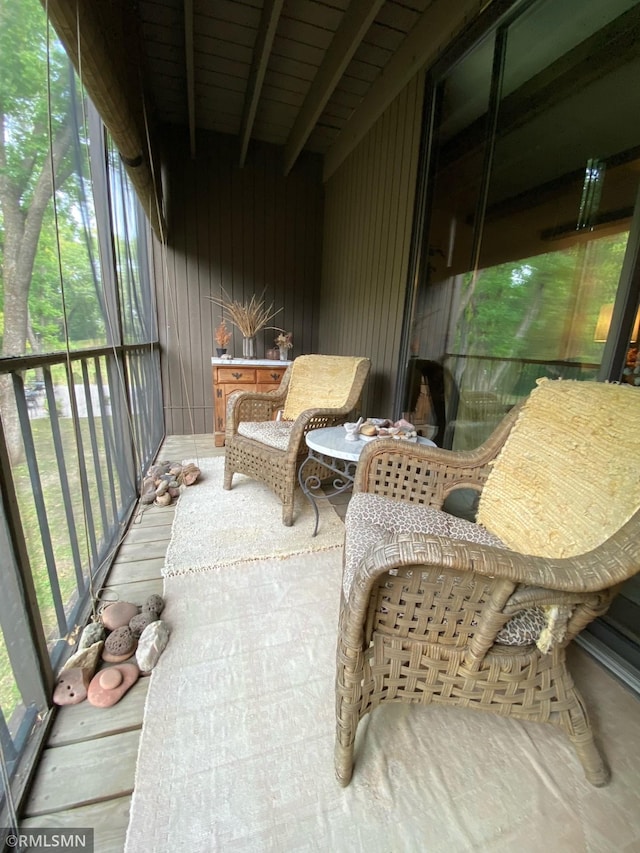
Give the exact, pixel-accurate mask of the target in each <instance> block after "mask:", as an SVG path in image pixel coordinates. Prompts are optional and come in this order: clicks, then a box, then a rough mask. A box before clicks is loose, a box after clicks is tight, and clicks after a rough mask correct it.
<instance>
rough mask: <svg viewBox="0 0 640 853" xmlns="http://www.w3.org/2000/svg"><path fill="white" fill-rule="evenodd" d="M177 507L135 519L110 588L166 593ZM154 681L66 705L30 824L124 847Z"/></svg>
mask: <svg viewBox="0 0 640 853" xmlns="http://www.w3.org/2000/svg"><path fill="white" fill-rule="evenodd" d="M223 452H224V451H223V450H221V449H219V448H216V447H215V446H214V442H213V436H212V435H199V436H171V437H169V438H167V440H166V441H165V442H164V444H163V446H162V449H161V452H160V454H159V458H160V459H170V460H172V461H174V460H181V459H186V458H194V457H197V458H204V457H207V456H215V455H220V454H221V453H223ZM174 512H175V505H174V506H171V507H163V508H161V507H156V506H153V507H151V508H150V509H148V510H146V511H145V512H143V513H141V514H140V515H139V516H138V517H136V518H135V519H134V521H133V523H132V524H131V526H130V528H129V531H128V532H127V535H126V537H125V540H124V542H123V544H122V546H121V547H120V550H119V552H118V556H117V558H116V560H115V562H114V564H113V567H112V569H111V572H110V573H109V576H108V578H107V582H106V584H105V587H104V589H105V590H108V591H109V592H110V593H111V594H113V593H116V594H117V596H118V598H119V599H121V600H124V601H131V602H133V603H135V604H142V603H143V602H144V601H145V600H146V599H147V598H148V596H149V595H151V594H152V593H155V592H157V593H160V594H161V593H162V578H161V575H160V572H161V569H162V566H163V564H164V555H165V552H166V549H167V545H168V544H169V538H170V536H171V525H172V523H173V516H174ZM148 685H149V679H148V678H141V679H139V681H138V682H137V683H136V684H135V685H134V687H133V688H132V689H131V690H130V691H129V692H128V693H127V695H126V696H124V698H123V699H122V700H121V701H120V702H118V704H117V705H114V706H113V707H112V708H108V709H100V708H94V707H93V706H92V705H90V704H89V703H88V702H82V703H81V704H79V705H72V706H68V707H65V708H60V709H59V710H58V712H57V715H56V720H55V722H54V724H53V727H52V730H51V734H50V737H49V740H48V743H47V747H46V749H45V750H44V752H43V754H42V756H41V759H40V762H39V765H38V770H37V773H36V776H35V780H34V783H33V786H32V788H31V791H30V794H29V797H28V798H27V800H26V803H25V805H24V808H23V810H22V818H21V821H20V825H21V827H22V828H24V829H34V828H38V827H46V828H58V827H60V828H62V827H93V828H94V833H95V834H94V838H95V853H122V850H123V849H124V841H125V835H126V831H127V824H128V822H129V806H130V802H131V794H132V792H133V783H134V777H135V768H136V757H137V754H138V742H139V740H140V733H141V731H142V716H143V712H144V703H145V699H146V695H147V688H148Z"/></svg>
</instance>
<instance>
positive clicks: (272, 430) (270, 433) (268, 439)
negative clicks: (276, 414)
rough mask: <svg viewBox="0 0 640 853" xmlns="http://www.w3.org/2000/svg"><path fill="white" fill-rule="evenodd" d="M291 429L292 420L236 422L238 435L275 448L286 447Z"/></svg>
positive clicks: (282, 448) (285, 448)
mask: <svg viewBox="0 0 640 853" xmlns="http://www.w3.org/2000/svg"><path fill="white" fill-rule="evenodd" d="M292 429H293V423H292V421H257V422H253V421H241V422H240V423H239V424H238V433H239V434H240V435H243V436H244V437H245V438H253V439H254V440H255V441H259V442H261V444H267V445H269V447H275V449H276V450H287V449H288V447H289V439H290V438H291V430H292Z"/></svg>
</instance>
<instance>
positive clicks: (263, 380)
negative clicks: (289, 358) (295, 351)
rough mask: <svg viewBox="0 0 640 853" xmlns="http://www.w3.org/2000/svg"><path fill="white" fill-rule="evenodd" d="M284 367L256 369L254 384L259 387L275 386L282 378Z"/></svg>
mask: <svg viewBox="0 0 640 853" xmlns="http://www.w3.org/2000/svg"><path fill="white" fill-rule="evenodd" d="M286 369H287V368H286V367H273V368H272V367H258V368H257V369H256V382H257V383H258V384H259V385H273V384H274V383H275V384H276V385H279V384H280V380H281V379H282V377H283V376H284V373H285V370H286Z"/></svg>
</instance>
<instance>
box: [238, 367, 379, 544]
mask: <svg viewBox="0 0 640 853" xmlns="http://www.w3.org/2000/svg"><path fill="white" fill-rule="evenodd" d="M370 364H371V363H370V361H369V359H367V358H356V357H350V356H335V355H303V356H299V357H298V358H297V359H295V361H294V362H293V364H291V365H290V366H289V367H288V368H287V371H286V373H285V374H284V376H283V377H282V382H281V383H280V387H279V389H278V390H277V391H270V392H266V393H258V392H255V393H253V392H245V391H238V392H236V393H234V394H232V395H231V396H230V397H229V400H228V403H227V423H226V431H225V468H224V488H225V489H230V488H231V484H232V480H233V475H234V473H236V472H238V473H241V474H246V475H247V476H249V477H251V478H252V479H255V480H260V481H262V482H263V483H266V485H267V486H269V487H270V488H271V489H272V490H273V491H274V492H275V494H276V495H277V496H278V497H279V498H280V500H281V501H282V523H283V524H285V525H286V526H287V527H290V526H291V525H292V524H293V511H294V493H295V489H296V486H297V484H298V468H299V467H300V465H301V464H302V462H303V461H304V460H305V458H306V456H307V447H306V444H305V440H304V437H305V435H306V434H307V433H308V432H309V430H312V429H320V428H322V427H328V426H335V425H336V424H342V423H344V422H345V421H346V420H348V418H349V415H350V414H351V413H352V412H353V410H354V409H355V407H356V406H357V404H358V401H359V399H360V395H361V394H362V389H363V387H364V383H365V381H366V379H367V376H368V374H369V368H370ZM278 412H280V413H281V415H282V417H281V418H280V419H278V420H274V418H276V416H277V413H278ZM320 473H321V472H320Z"/></svg>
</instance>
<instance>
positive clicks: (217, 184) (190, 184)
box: [154, 130, 323, 435]
mask: <svg viewBox="0 0 640 853" xmlns="http://www.w3.org/2000/svg"><path fill="white" fill-rule="evenodd" d="M166 143H167V174H168V175H169V187H168V203H169V241H168V246H167V247H166V249H165V248H163V247H162V246H161V245H160V244H159V243H156V244H155V246H154V267H155V278H156V284H157V287H156V290H157V300H158V323H159V336H160V345H161V364H162V382H163V399H164V407H165V429H166V432H167V434H168V435H177V434H184V435H190V434H192V433H206V432H211V431H212V429H213V395H212V389H211V356H212V355H215V341H214V337H213V336H214V331H215V327H216V325H217V324H218V322H219V319H220V315H221V312H220V309H219V308H218V307H217V306H215V305H214V304H213V303H212V302H210V300H209V299H207V297H208V296H212V295H215V296H219V295H220V294H221V288H222V287H223V288H224V289H225V290H226V291H227V293H228V294H229V295H230V296H232V297H233V298H234V299H238V300H245V299H246V300H248V299H250V298H251V295H252V294H254V293H255V294H256V295H257V296H260V295H261V294H262V292H263V290H265V293H264V299H265V302H266V304H267V305H269V304H270V303H271V302H273V303H274V307H276V308H280V307H282V308H283V310H282V311H281V312H280V313H279V314H278V315H277V317H276V318H275V319H274V320H273V324H274V325H277V326H278V327H280V328H284V329H286V331H291V332H293V345H294V349H293V351H292V352H293V354H294V355H296V354H297V355H299V354H301V353H304V352H314V351H317V349H318V323H319V295H320V272H321V254H322V216H323V185H322V172H321V169H322V163H321V159H320V157H318V156H317V155H305V156H303V157H301V158H300V159H299V161H298V162H297V163H296V166H295V168H294V169H293V170H292V171H291V173H290V174H289V175H288V176H287V177H286V178H285V177H283V174H282V160H281V152H280V151H279V150H278V149H276V148H275V147H274V146H270V145H267V144H259V143H252V146H251V148H250V150H249V155H248V157H247V161H246V163H245V166H244V167H243V168H242V169H240V168H239V167H238V160H239V149H238V143H237V140H236V138H234V137H230V136H223V135H220V134H206V135H205V134H203V135H202V136H200V137H198V140H197V157H196V159H195V160H192V159H191V158H190V155H189V149H188V140H187V139H186V134H184V133H182V134H176V133H173V132H172V131H168V130H167V131H166ZM276 334H277V332H274V331H272V330H268V331H266V332H263V333H261V334H259V335H258V338H257V355H258V356H259V357H263V356H264V353H265V351H266V350H267V349H270V348H271V347H272V346H273V339H274V337H275V336H276ZM229 352H230V353H231V354H235V355H236V356H241V355H242V339H241V337H240V335H239V334H238V333H237V332H234V337H233V340H232V342H231V343H230V345H229Z"/></svg>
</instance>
